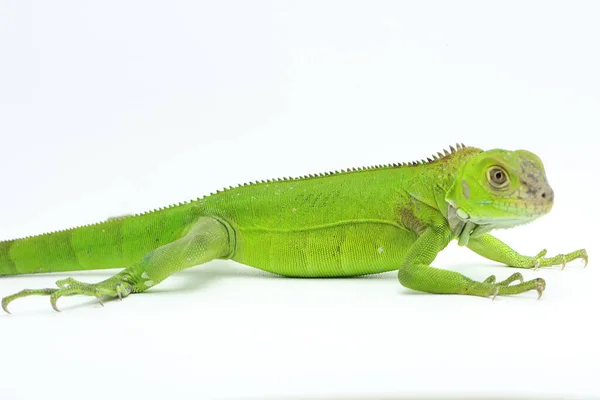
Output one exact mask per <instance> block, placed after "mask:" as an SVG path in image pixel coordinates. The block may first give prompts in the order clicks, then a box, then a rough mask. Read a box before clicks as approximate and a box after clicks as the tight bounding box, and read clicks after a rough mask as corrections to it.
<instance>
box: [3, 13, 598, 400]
mask: <svg viewBox="0 0 600 400" xmlns="http://www.w3.org/2000/svg"><path fill="white" fill-rule="evenodd" d="M495 4H496V5H495V6H492V5H490V4H489V3H487V2H485V3H482V2H472V3H465V2H461V3H457V2H451V3H450V2H447V3H442V2H439V3H430V2H427V3H425V2H413V4H412V5H409V4H406V3H402V4H399V3H398V4H397V2H377V3H374V2H363V3H355V2H342V1H339V2H296V3H295V4H294V5H284V4H283V3H280V2H272V3H269V2H257V1H254V2H241V1H240V2H205V3H199V2H192V1H188V2H185V1H180V2H173V1H164V2H162V3H156V2H141V1H140V2H122V1H118V2H117V1H115V2H92V1H71V2H64V1H63V2H60V1H54V2H42V1H37V2H33V3H31V2H23V1H21V2H16V1H15V2H8V1H7V2H2V3H0V54H1V57H2V58H1V62H0V134H1V135H2V155H1V157H0V171H2V189H1V195H0V226H2V229H1V230H0V236H1V238H2V239H9V238H13V237H20V236H23V235H30V234H35V233H41V232H44V231H50V230H56V229H62V228H66V227H71V226H75V225H80V224H85V223H91V222H95V221H98V220H103V219H105V218H106V217H109V216H116V215H121V214H128V213H132V212H138V211H143V210H146V209H150V208H156V207H160V206H163V205H166V204H169V203H175V202H179V201H182V200H187V199H190V198H196V197H198V196H201V195H203V194H206V193H209V192H211V191H214V190H216V189H219V188H221V187H223V186H229V185H233V184H236V183H240V182H244V181H249V180H256V179H264V178H270V177H277V176H294V175H300V174H305V173H313V172H320V171H326V170H333V169H339V168H345V167H352V166H360V165H369V164H381V163H387V162H395V161H408V160H412V159H420V158H423V157H426V156H428V155H430V154H431V153H432V152H435V151H438V150H440V149H441V148H442V147H445V146H447V145H448V144H450V143H454V142H457V141H461V142H465V143H467V144H471V145H475V146H479V147H482V148H486V149H487V148H493V147H503V148H508V149H516V148H526V149H529V150H532V151H534V152H536V153H538V154H539V155H540V156H541V157H542V159H543V160H544V161H545V164H546V168H547V172H548V176H549V179H550V181H551V184H552V185H553V187H554V190H555V192H556V203H555V208H554V210H553V211H552V213H551V214H550V215H549V216H547V217H544V218H543V219H542V220H540V221H538V222H536V223H534V224H531V225H528V226H525V227H521V228H518V229H515V230H511V231H504V232H500V233H499V236H500V237H501V238H503V239H505V240H507V241H508V242H509V243H510V244H512V245H514V247H516V248H517V249H518V250H520V251H522V252H523V253H527V254H535V253H537V251H539V250H540V249H541V248H544V247H547V248H548V249H549V250H550V253H552V254H555V253H557V252H561V251H570V250H574V249H577V248H580V247H586V248H587V249H588V251H589V253H590V257H591V258H590V265H589V267H588V268H587V269H585V270H584V269H583V268H581V265H580V263H574V264H573V265H570V266H569V267H568V268H567V269H566V270H565V271H562V272H560V271H559V270H557V269H550V270H544V271H538V272H532V271H524V272H523V274H524V275H525V277H526V278H528V279H529V278H532V277H535V276H542V277H544V278H545V279H546V280H547V283H548V288H547V290H546V292H545V293H544V296H543V300H541V301H536V300H535V296H534V294H525V295H521V296H516V297H510V298H508V297H505V298H499V299H497V300H496V301H491V300H490V299H481V298H472V297H461V296H432V295H424V294H417V293H414V292H410V291H409V290H406V289H404V288H402V287H401V286H400V285H399V283H398V282H397V280H396V278H395V276H394V274H386V275H381V276H378V277H372V278H360V279H341V280H292V279H282V278H277V277H273V276H269V275H267V274H263V273H262V272H260V271H256V270H252V269H250V268H246V267H243V266H237V265H234V264H233V263H229V262H213V263H211V264H209V265H206V266H203V267H197V268H195V269H192V270H189V271H185V272H183V273H181V274H178V275H177V276H174V277H172V278H170V279H169V280H167V281H166V282H164V283H163V284H161V285H160V286H158V287H156V288H155V289H153V290H151V291H149V292H147V293H145V294H143V295H136V296H131V297H129V298H127V299H126V301H123V302H122V303H121V302H110V303H107V304H106V306H105V307H104V308H101V307H100V306H98V305H97V304H95V303H94V302H93V301H91V300H89V299H84V298H69V299H63V300H61V302H60V306H61V307H62V308H63V310H64V312H62V313H60V314H59V313H55V312H54V311H52V309H51V308H50V305H49V303H48V300H47V299H45V298H40V297H36V298H29V299H26V300H21V301H18V302H15V303H14V304H13V305H12V306H11V308H12V310H13V313H14V314H13V315H12V316H8V315H6V316H0V339H1V342H2V350H1V352H0V398H2V399H3V400H4V399H7V400H8V399H21V398H23V399H25V398H45V399H52V398H58V397H61V398H89V399H100V398H109V397H110V398H126V397H130V398H134V397H135V398H137V396H138V395H142V394H143V395H144V398H146V399H153V398H160V399H168V398H217V397H225V398H263V397H271V398H275V397H280V396H281V397H292V396H294V397H297V398H304V397H314V398H320V399H324V398H331V397H337V398H342V397H353V398H361V397H364V398H373V397H374V396H377V395H379V396H390V397H410V396H413V395H420V396H432V397H436V398H437V397H439V398H445V397H455V398H456V397H460V396H464V395H471V396H485V397H505V396H518V395H520V396H531V395H535V396H537V397H557V398H558V397H560V396H562V395H568V397H570V398H575V397H577V396H579V397H584V398H587V397H598V396H600V384H598V375H599V374H600V367H599V365H600V361H598V360H599V357H600V349H599V348H600V344H599V340H600V329H599V328H598V321H597V316H598V305H599V300H598V281H599V278H600V273H599V269H600V266H599V265H598V262H597V260H598V257H599V256H598V254H600V253H599V251H598V250H599V249H598V232H597V231H595V230H594V227H598V216H597V210H598V189H597V188H598V167H597V159H598V156H597V135H598V132H599V131H600V120H599V117H598V116H599V114H598V110H600V95H599V93H600V74H599V73H598V71H600V52H599V51H598V40H599V38H600V25H598V23H597V16H598V12H599V11H600V9H599V6H598V5H597V3H593V2H590V3H583V2H578V3H576V4H574V3H568V4H567V3H566V2H565V3H562V5H560V4H556V3H551V2H527V3H523V2H512V3H511V2H503V3H495ZM434 265H436V266H443V267H447V268H450V269H454V270H457V271H460V272H463V273H465V274H467V275H469V276H471V277H473V278H480V279H483V278H485V277H486V276H487V275H489V274H491V273H494V274H496V275H497V276H498V277H499V278H503V277H506V276H508V275H509V274H510V273H512V272H514V271H512V270H509V269H507V268H504V267H501V266H498V265H495V264H493V263H491V262H488V261H486V260H483V259H481V258H479V257H478V256H476V255H474V254H472V253H470V252H469V251H468V250H467V249H459V248H458V247H457V246H456V245H455V244H452V245H451V246H450V247H449V248H448V249H447V250H446V251H445V252H443V253H442V254H440V256H439V258H438V259H437V260H436V261H435V263H434ZM109 273H111V272H109V271H105V272H97V273H81V274H76V275H74V276H75V277H77V278H82V279H87V280H90V281H95V280H99V279H103V278H105V277H107V276H108V274H109ZM66 276H68V275H65V274H57V275H45V276H35V277H14V278H3V279H2V280H0V294H1V295H7V294H9V293H12V292H15V291H18V290H20V289H22V288H24V287H33V288H35V287H46V286H51V285H53V282H54V281H55V280H56V279H58V278H64V277H66Z"/></svg>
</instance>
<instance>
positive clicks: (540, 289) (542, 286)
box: [535, 278, 546, 300]
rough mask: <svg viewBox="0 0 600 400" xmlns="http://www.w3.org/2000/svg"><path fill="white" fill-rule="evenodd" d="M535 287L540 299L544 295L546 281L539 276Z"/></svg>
mask: <svg viewBox="0 0 600 400" xmlns="http://www.w3.org/2000/svg"><path fill="white" fill-rule="evenodd" d="M535 289H536V290H537V292H538V300H539V299H540V298H541V297H542V293H544V290H545V289H546V281H545V280H543V279H540V278H538V280H537V285H536V288H535Z"/></svg>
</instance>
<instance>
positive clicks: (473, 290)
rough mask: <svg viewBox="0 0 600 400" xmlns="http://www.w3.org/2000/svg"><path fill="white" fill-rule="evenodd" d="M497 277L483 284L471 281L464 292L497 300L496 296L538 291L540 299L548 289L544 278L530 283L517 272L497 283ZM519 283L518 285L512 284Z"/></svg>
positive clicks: (488, 279)
mask: <svg viewBox="0 0 600 400" xmlns="http://www.w3.org/2000/svg"><path fill="white" fill-rule="evenodd" d="M495 281H496V277H495V276H494V275H492V276H490V277H489V278H487V279H486V280H484V281H483V282H476V281H471V280H470V282H469V284H468V285H467V287H466V288H465V290H464V294H474V295H479V296H484V297H489V296H492V299H495V298H496V296H503V295H510V294H519V293H523V292H528V291H530V290H536V291H537V293H538V299H539V298H540V297H542V293H543V292H544V289H546V281H544V280H543V279H542V278H536V279H532V280H530V281H524V280H523V275H521V273H519V272H517V273H514V274H512V275H511V276H509V277H508V278H506V279H505V280H503V281H502V282H498V283H495ZM515 281H519V283H517V284H516V285H511V283H513V282H515Z"/></svg>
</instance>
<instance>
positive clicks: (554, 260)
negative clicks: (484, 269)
mask: <svg viewBox="0 0 600 400" xmlns="http://www.w3.org/2000/svg"><path fill="white" fill-rule="evenodd" d="M467 247H468V248H469V249H471V250H473V251H474V252H475V253H477V254H479V255H480V256H483V257H485V258H487V259H489V260H493V261H498V262H501V263H502V264H506V265H508V266H509V267H516V268H538V267H549V266H552V265H562V268H564V267H565V266H566V265H567V263H568V262H571V261H573V260H576V259H578V258H581V259H582V260H583V261H584V263H585V265H587V262H588V255H587V252H586V251H585V249H581V250H577V251H573V252H571V253H567V254H559V255H557V256H554V257H544V256H545V255H546V253H547V251H546V250H542V251H541V252H539V253H538V254H537V255H535V256H533V257H530V256H524V255H521V254H519V253H517V252H516V251H515V250H513V249H512V248H511V247H510V246H509V245H507V244H506V243H504V242H503V241H501V240H500V239H497V238H495V237H494V236H492V235H490V234H487V235H483V236H481V237H478V238H471V239H470V240H469V244H467Z"/></svg>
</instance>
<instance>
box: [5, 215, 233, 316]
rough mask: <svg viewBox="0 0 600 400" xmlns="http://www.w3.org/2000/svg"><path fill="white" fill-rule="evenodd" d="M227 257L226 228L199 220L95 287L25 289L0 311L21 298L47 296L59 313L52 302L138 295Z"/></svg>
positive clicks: (72, 284) (69, 284)
mask: <svg viewBox="0 0 600 400" xmlns="http://www.w3.org/2000/svg"><path fill="white" fill-rule="evenodd" d="M230 253H231V241H230V234H229V231H228V228H227V227H226V226H225V225H224V223H221V222H220V221H217V220H216V219H213V218H210V217H202V218H200V219H199V220H198V221H197V222H196V223H195V224H194V226H193V227H192V229H191V230H190V232H189V233H187V234H186V235H185V236H183V237H182V238H180V239H178V240H176V241H174V242H171V243H169V244H166V245H164V246H161V247H159V248H157V249H155V250H154V251H152V252H150V253H149V254H147V255H146V256H145V257H144V258H143V259H142V260H141V261H140V262H138V263H136V264H134V265H132V266H130V267H128V268H125V269H124V270H123V271H121V272H119V273H118V274H116V275H114V276H112V277H110V278H108V279H106V280H104V281H102V282H99V283H94V284H90V283H83V282H79V281H77V280H75V279H73V278H67V279H62V280H59V281H57V282H56V285H57V286H58V288H47V289H25V290H22V291H20V292H18V293H15V294H13V295H11V296H7V297H5V298H3V299H2V308H3V309H4V311H6V312H9V311H8V304H9V303H10V302H12V301H13V300H16V299H18V298H21V297H27V296H34V295H44V296H50V303H51V304H52V307H53V308H54V309H55V310H56V311H59V309H58V307H57V306H56V302H57V300H58V299H59V298H60V297H63V296H74V295H84V296H95V297H96V298H98V299H99V300H101V299H102V298H103V297H118V298H122V297H125V296H127V295H129V294H130V293H140V292H143V291H145V290H147V289H148V288H150V287H152V286H154V285H156V284H158V283H159V282H161V281H163V280H164V279H165V278H167V277H168V276H169V275H172V274H174V273H175V272H178V271H181V270H183V269H185V268H188V267H192V266H194V265H198V264H202V263H205V262H207V261H210V260H213V259H215V258H223V257H227V256H228V255H229V254H230Z"/></svg>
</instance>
